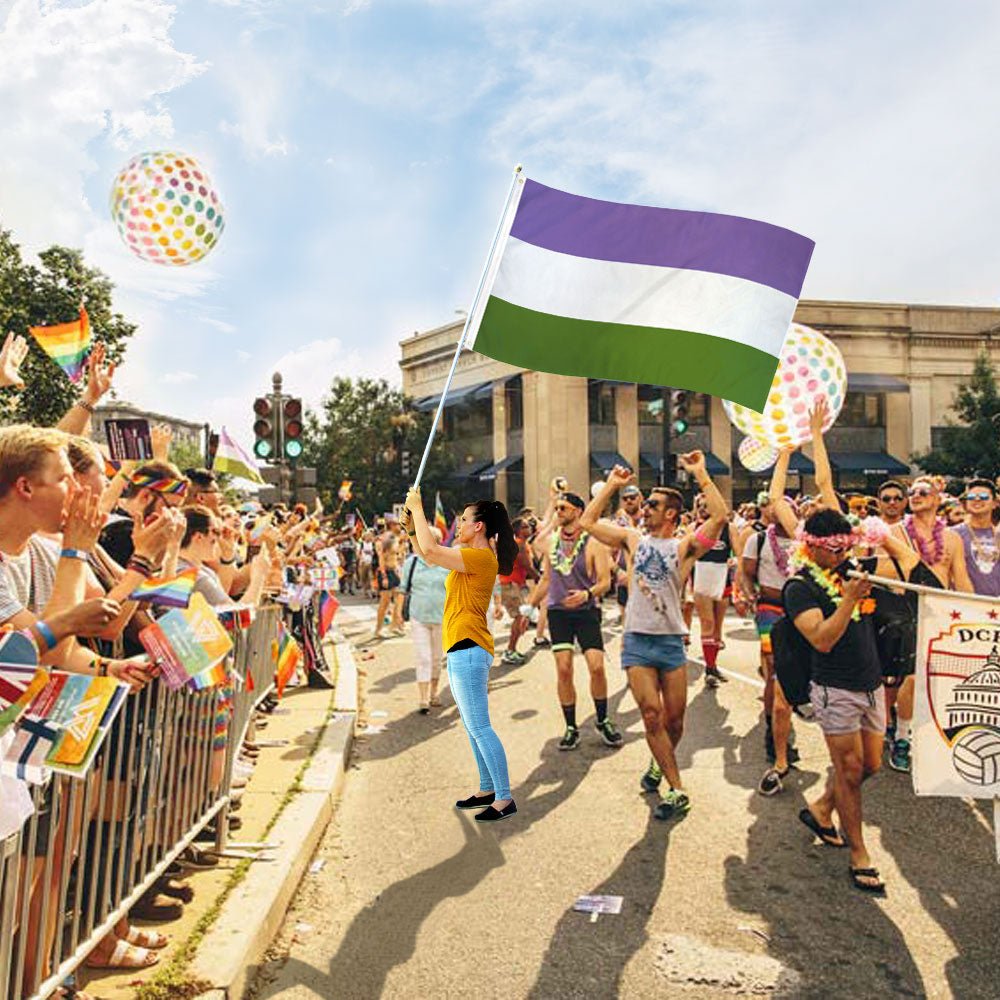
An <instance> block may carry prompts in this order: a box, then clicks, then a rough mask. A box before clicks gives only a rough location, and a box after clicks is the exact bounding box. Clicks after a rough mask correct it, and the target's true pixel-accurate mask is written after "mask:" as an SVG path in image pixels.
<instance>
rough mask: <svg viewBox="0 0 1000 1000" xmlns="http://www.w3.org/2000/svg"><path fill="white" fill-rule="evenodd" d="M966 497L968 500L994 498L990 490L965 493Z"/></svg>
mask: <svg viewBox="0 0 1000 1000" xmlns="http://www.w3.org/2000/svg"><path fill="white" fill-rule="evenodd" d="M965 499H966V500H992V499H993V494H992V493H990V492H989V491H988V490H982V491H981V492H978V493H966V494H965Z"/></svg>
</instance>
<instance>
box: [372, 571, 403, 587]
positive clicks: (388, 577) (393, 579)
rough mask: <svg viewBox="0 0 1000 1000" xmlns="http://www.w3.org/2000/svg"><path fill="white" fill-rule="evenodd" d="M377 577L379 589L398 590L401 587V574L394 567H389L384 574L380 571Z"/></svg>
mask: <svg viewBox="0 0 1000 1000" xmlns="http://www.w3.org/2000/svg"><path fill="white" fill-rule="evenodd" d="M377 579H378V589H379V590H397V589H398V588H399V574H398V573H397V572H396V571H395V570H394V569H387V570H386V571H385V575H384V576H383V574H382V572H381V571H379V573H378V576H377Z"/></svg>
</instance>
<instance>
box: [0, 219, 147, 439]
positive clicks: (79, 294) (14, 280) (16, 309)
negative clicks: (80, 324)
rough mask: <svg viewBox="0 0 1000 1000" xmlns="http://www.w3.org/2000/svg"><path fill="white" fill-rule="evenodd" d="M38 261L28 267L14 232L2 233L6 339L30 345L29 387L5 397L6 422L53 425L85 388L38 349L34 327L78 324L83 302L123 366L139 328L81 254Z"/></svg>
mask: <svg viewBox="0 0 1000 1000" xmlns="http://www.w3.org/2000/svg"><path fill="white" fill-rule="evenodd" d="M38 259H39V263H38V264H37V265H36V264H28V263H26V262H25V260H24V258H23V256H22V254H21V248H20V247H19V246H18V244H17V243H15V242H14V239H13V237H12V235H11V233H10V232H9V231H7V230H3V229H0V335H2V336H6V335H7V333H9V332H13V333H16V334H20V335H22V336H23V337H25V338H27V341H28V346H29V350H28V356H27V357H26V358H25V359H24V362H23V364H22V365H21V375H22V377H23V379H24V382H25V388H24V389H23V390H22V391H21V392H19V393H12V392H8V393H7V394H6V395H5V397H4V400H3V405H4V410H3V414H2V419H3V420H4V421H5V422H7V423H14V422H25V423H32V424H39V425H43V426H47V425H51V424H55V423H57V422H58V421H59V419H60V417H62V415H63V414H64V413H65V412H66V410H68V409H69V408H70V406H72V405H73V403H74V402H75V400H76V399H77V397H78V396H79V394H80V387H79V386H77V385H74V384H73V383H72V382H71V381H70V380H69V378H68V377H67V376H66V374H65V372H63V370H62V369H61V368H60V367H59V366H58V365H57V364H56V363H55V362H54V361H53V360H52V359H51V358H50V357H49V356H48V355H47V354H46V353H45V352H44V351H43V350H42V349H41V348H40V347H39V346H38V343H37V342H36V341H35V339H34V337H32V336H31V334H30V333H29V332H28V327H30V326H42V325H52V324H55V323H67V322H69V321H71V320H74V319H76V317H77V316H78V315H79V310H80V301H81V299H82V300H83V303H84V305H85V306H86V308H87V315H88V316H89V317H90V326H91V335H92V337H93V340H94V342H95V343H99V342H100V343H104V344H105V345H106V347H107V352H108V358H109V360H111V361H116V362H120V361H121V360H122V358H123V357H124V355H125V348H126V346H127V344H128V340H129V338H130V337H131V336H132V334H133V333H135V330H136V326H135V324H133V323H129V322H128V320H126V319H125V318H124V317H123V316H122V315H121V314H120V313H116V312H114V311H113V308H112V301H111V292H112V289H113V287H114V286H113V285H112V284H111V281H110V279H109V278H108V277H107V275H105V274H104V273H103V272H102V271H100V270H98V269H97V268H94V267H88V266H87V265H86V264H85V263H84V260H83V254H82V253H81V252H80V251H79V250H71V249H68V248H67V247H59V246H53V247H50V248H49V249H48V250H45V251H43V252H42V253H40V254H39V255H38Z"/></svg>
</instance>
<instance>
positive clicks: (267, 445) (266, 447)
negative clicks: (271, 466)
mask: <svg viewBox="0 0 1000 1000" xmlns="http://www.w3.org/2000/svg"><path fill="white" fill-rule="evenodd" d="M271 451H272V448H271V442H270V441H268V440H267V439H266V438H261V440H259V441H257V442H255V444H254V446H253V453H254V454H255V455H256V456H257V457H258V458H270V457H271Z"/></svg>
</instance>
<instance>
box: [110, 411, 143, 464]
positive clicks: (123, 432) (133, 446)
mask: <svg viewBox="0 0 1000 1000" xmlns="http://www.w3.org/2000/svg"><path fill="white" fill-rule="evenodd" d="M104 433H105V436H106V437H107V439H108V451H109V452H110V453H111V458H112V460H113V461H115V462H121V461H123V460H129V461H134V462H135V461H138V462H143V461H147V460H148V459H151V458H152V457H153V439H152V437H151V436H150V433H149V421H148V420H105V421H104Z"/></svg>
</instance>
